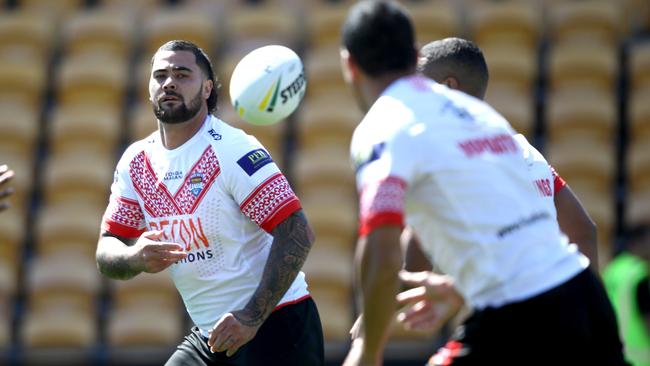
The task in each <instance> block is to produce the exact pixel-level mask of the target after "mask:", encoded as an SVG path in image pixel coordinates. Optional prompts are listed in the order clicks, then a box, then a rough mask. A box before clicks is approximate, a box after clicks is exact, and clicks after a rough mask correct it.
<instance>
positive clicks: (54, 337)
mask: <svg viewBox="0 0 650 366" xmlns="http://www.w3.org/2000/svg"><path fill="white" fill-rule="evenodd" d="M21 327H22V329H21V330H20V334H21V335H22V337H21V341H22V344H23V345H24V346H25V348H26V349H27V350H29V351H28V352H30V353H32V352H33V349H38V348H59V347H62V348H66V347H70V348H76V349H77V350H78V351H79V352H83V350H84V349H86V348H88V347H91V346H93V345H94V344H95V343H96V341H97V335H98V334H97V333H98V331H97V330H98V329H97V319H96V312H95V298H94V297H93V296H92V295H91V294H89V293H84V294H81V293H79V294H75V295H73V294H71V293H57V294H53V293H48V294H47V295H40V294H39V295H38V296H29V298H28V306H27V311H26V313H25V317H24V319H23V322H22V324H21Z"/></svg>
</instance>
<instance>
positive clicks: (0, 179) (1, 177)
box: [0, 170, 15, 185]
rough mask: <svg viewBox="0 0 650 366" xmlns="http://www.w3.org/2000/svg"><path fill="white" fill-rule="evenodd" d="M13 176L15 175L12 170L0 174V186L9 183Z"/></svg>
mask: <svg viewBox="0 0 650 366" xmlns="http://www.w3.org/2000/svg"><path fill="white" fill-rule="evenodd" d="M14 175H15V174H14V171H13V170H8V171H4V172H0V185H1V184H4V183H6V182H9V181H10V180H11V179H12V178H13V177H14Z"/></svg>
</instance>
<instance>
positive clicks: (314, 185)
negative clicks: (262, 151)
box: [293, 144, 355, 193]
mask: <svg viewBox="0 0 650 366" xmlns="http://www.w3.org/2000/svg"><path fill="white" fill-rule="evenodd" d="M294 158H295V161H294V165H293V166H294V172H293V176H294V178H295V181H296V185H297V188H298V191H300V192H301V193H308V192H313V191H318V190H342V191H343V192H354V191H355V188H354V187H355V178H354V169H353V167H352V164H351V162H350V155H349V148H348V147H347V146H345V145H342V144H341V145H337V146H327V145H322V146H318V147H314V148H303V149H301V150H300V151H298V152H297V153H296V154H295V157H294Z"/></svg>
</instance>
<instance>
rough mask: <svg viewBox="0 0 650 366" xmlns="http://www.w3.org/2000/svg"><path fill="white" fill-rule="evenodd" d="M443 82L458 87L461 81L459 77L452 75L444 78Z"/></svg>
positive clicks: (453, 87)
mask: <svg viewBox="0 0 650 366" xmlns="http://www.w3.org/2000/svg"><path fill="white" fill-rule="evenodd" d="M441 84H445V85H447V86H448V87H450V88H451V89H458V88H459V87H460V83H459V82H458V79H456V78H455V77H452V76H450V77H448V78H446V79H445V80H443V81H442V83H441Z"/></svg>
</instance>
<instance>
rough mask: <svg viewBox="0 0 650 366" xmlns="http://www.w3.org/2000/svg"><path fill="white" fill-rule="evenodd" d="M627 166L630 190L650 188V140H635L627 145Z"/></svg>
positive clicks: (636, 190)
mask: <svg viewBox="0 0 650 366" xmlns="http://www.w3.org/2000/svg"><path fill="white" fill-rule="evenodd" d="M626 159H627V161H626V163H627V164H626V167H627V175H628V179H629V190H630V191H631V192H641V191H646V190H648V189H650V142H648V140H645V141H638V142H633V143H631V144H629V145H628V146H627V152H626Z"/></svg>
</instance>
